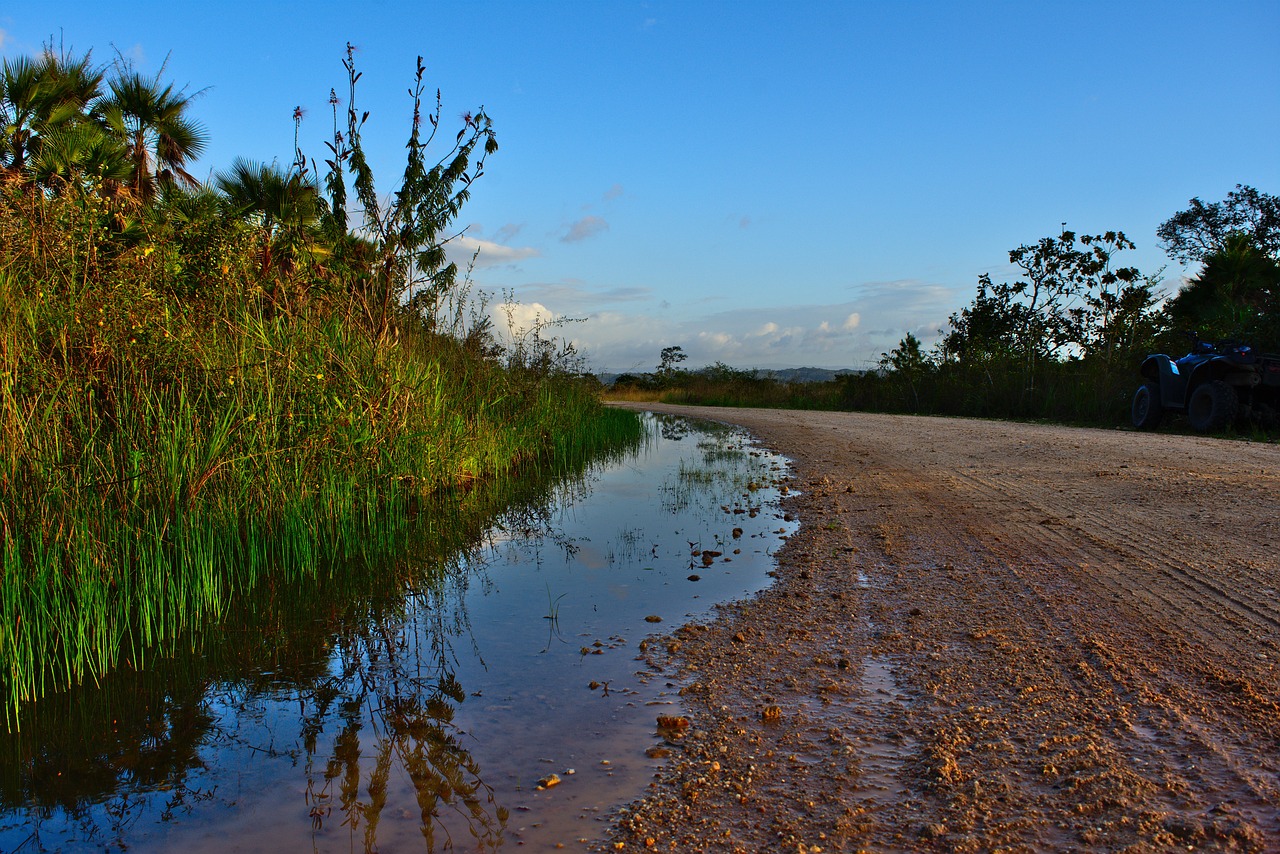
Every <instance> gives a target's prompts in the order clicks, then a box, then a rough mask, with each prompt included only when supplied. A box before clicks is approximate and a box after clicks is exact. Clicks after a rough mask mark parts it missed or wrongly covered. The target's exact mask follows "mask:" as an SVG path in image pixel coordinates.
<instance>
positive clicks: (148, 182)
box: [93, 66, 208, 204]
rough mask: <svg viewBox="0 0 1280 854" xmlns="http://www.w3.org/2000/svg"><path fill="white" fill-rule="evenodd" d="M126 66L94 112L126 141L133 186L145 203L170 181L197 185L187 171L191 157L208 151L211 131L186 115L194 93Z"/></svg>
mask: <svg viewBox="0 0 1280 854" xmlns="http://www.w3.org/2000/svg"><path fill="white" fill-rule="evenodd" d="M163 73H164V68H163V67H161V69H160V72H158V73H157V74H156V76H155V77H154V78H149V77H144V76H142V75H141V74H139V73H138V72H137V71H135V70H133V69H132V68H129V67H127V66H124V67H119V68H118V69H117V72H116V75H115V76H114V77H113V78H112V79H111V80H110V81H108V84H107V86H108V89H109V94H108V95H107V97H106V98H105V99H104V100H103V101H101V102H100V103H98V104H97V105H95V107H94V110H93V113H94V115H95V117H96V118H97V119H98V120H99V121H100V122H101V123H102V124H103V126H104V127H106V128H108V129H109V130H110V131H111V132H112V133H114V134H115V135H116V136H117V137H118V138H119V139H120V140H121V141H122V142H123V143H124V146H125V149H126V151H127V153H128V157H129V161H130V163H132V165H133V171H132V175H131V177H130V180H129V186H130V189H132V191H133V192H134V194H135V195H136V196H137V197H138V198H139V199H140V200H141V201H143V202H144V203H148V204H149V203H150V202H151V201H152V200H154V199H155V197H156V195H157V194H158V193H159V191H160V190H161V189H162V188H164V187H165V186H169V185H173V184H180V185H183V186H186V187H194V186H196V185H197V184H199V181H197V180H196V178H195V177H194V176H193V175H191V173H190V172H188V171H187V169H186V167H187V164H188V162H189V161H191V160H194V159H195V158H197V157H199V156H200V153H201V152H202V151H204V147H205V143H206V141H207V139H208V136H207V134H206V133H205V130H204V128H203V126H202V125H200V123H199V122H196V121H195V120H193V119H191V118H189V117H188V116H187V109H188V107H190V105H191V100H192V98H193V97H194V96H192V95H186V94H184V93H183V92H182V91H180V90H179V91H175V90H174V88H173V84H171V83H170V84H165V83H163V82H162V81H161V79H160V78H161V75H162V74H163Z"/></svg>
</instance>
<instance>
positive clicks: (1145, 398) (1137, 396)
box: [1130, 383, 1164, 430]
mask: <svg viewBox="0 0 1280 854" xmlns="http://www.w3.org/2000/svg"><path fill="white" fill-rule="evenodd" d="M1130 414H1131V416H1132V418H1133V426H1134V427H1137V428H1138V429H1139V430H1154V429H1156V428H1157V427H1159V426H1160V420H1161V419H1162V418H1163V417H1164V407H1163V406H1161V404H1160V384H1159V383H1146V384H1144V385H1142V386H1139V387H1138V390H1137V392H1135V393H1134V395H1133V408H1132V411H1131V413H1130Z"/></svg>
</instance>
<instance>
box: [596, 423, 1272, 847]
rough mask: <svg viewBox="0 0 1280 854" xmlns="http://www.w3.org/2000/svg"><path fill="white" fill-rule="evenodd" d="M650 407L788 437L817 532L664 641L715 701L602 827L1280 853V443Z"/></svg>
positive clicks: (673, 843) (697, 711) (771, 842)
mask: <svg viewBox="0 0 1280 854" xmlns="http://www.w3.org/2000/svg"><path fill="white" fill-rule="evenodd" d="M636 408H644V409H651V410H654V411H661V412H675V413H680V414H689V415H694V416H697V417H704V418H712V419H716V420H721V421H727V422H732V423H734V424H739V425H742V426H744V427H746V428H748V429H749V430H751V431H752V432H753V433H754V434H755V435H756V436H757V437H759V438H760V439H761V440H762V441H763V443H764V444H766V445H767V446H769V447H770V448H772V449H774V450H777V451H780V452H782V453H783V454H785V455H787V456H788V457H790V458H791V459H792V460H793V461H794V472H793V476H792V480H791V482H790V488H791V490H792V492H793V495H792V497H790V498H788V499H787V501H786V503H785V505H784V508H785V510H786V511H787V512H789V513H793V514H795V515H796V516H797V517H798V518H799V519H800V521H801V523H802V527H801V530H800V532H799V533H798V534H796V535H795V536H794V537H792V538H791V540H790V541H789V542H788V543H787V545H786V546H785V547H784V548H783V550H782V552H781V553H780V555H779V561H780V563H779V571H778V579H777V581H776V583H775V585H774V586H773V587H772V588H770V589H769V590H767V591H765V592H763V593H762V594H760V595H759V596H757V597H756V598H754V599H752V600H750V601H746V602H740V603H735V604H733V605H730V606H726V607H724V608H722V609H720V611H719V612H718V617H717V618H716V619H715V620H714V621H713V622H712V623H711V624H709V625H702V626H686V627H684V628H682V629H680V630H679V631H677V632H675V633H674V634H673V635H671V636H669V637H666V638H662V639H660V640H659V641H657V642H653V643H650V644H649V646H648V650H647V654H648V655H649V656H650V658H651V662H652V664H653V666H655V667H658V668H662V669H664V670H665V671H666V672H668V673H671V674H675V675H678V677H679V679H680V681H681V683H682V684H683V685H684V688H683V695H684V696H683V700H684V703H685V706H686V709H685V713H686V715H687V716H688V719H689V721H690V726H689V727H688V729H687V730H686V731H683V735H682V734H681V732H680V731H675V732H669V733H666V734H667V735H669V740H670V741H671V742H672V746H671V749H672V758H671V759H670V760H669V762H668V764H667V765H666V766H665V767H664V769H663V770H662V772H661V774H660V777H659V778H658V779H657V780H655V782H654V783H653V785H652V787H651V789H650V791H649V793H648V794H647V796H646V798H645V799H644V800H643V801H640V802H638V803H636V804H633V805H631V806H630V807H628V808H627V809H626V810H625V811H624V812H622V813H621V814H620V815H619V816H618V817H617V820H616V823H615V825H614V827H613V831H612V835H611V836H610V837H609V838H608V839H607V840H606V841H604V842H603V843H601V846H600V847H601V850H610V851H611V850H624V851H661V852H688V851H707V852H719V851H724V852H761V851H793V852H796V851H798V852H820V851H825V852H832V851H861V850H868V851H919V850H930V851H932V850H938V851H974V852H977V851H994V850H1008V851H1175V850H1177V851H1188V850H1242V851H1280V604H1278V601H1280V447H1278V446H1276V445H1274V444H1259V443H1246V442H1239V441H1228V440H1223V439H1213V438H1202V437H1194V436H1180V435H1166V434H1155V435H1152V434H1139V433H1132V432H1128V431H1118V430H1115V431H1107V430H1088V429H1075V428H1068V427H1057V426H1044V425H1031V424H1009V423H1001V422H987V421H970V420H961V419H939V418H920V417H905V416H888V415H868V414H861V413H821V412H796V411H779V410H748V409H719V408H704V407H673V406H664V405H658V404H653V405H643V406H637V407H636ZM794 493H798V494H794Z"/></svg>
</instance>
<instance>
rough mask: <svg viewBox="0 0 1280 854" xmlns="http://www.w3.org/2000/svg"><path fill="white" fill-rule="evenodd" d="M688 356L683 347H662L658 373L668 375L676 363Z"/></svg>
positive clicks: (672, 371)
mask: <svg viewBox="0 0 1280 854" xmlns="http://www.w3.org/2000/svg"><path fill="white" fill-rule="evenodd" d="M687 358H689V355H688V354H687V353H685V351H684V348H683V347H679V346H676V347H663V348H662V355H661V356H660V357H659V362H658V373H659V374H660V375H662V376H664V377H666V376H670V375H671V374H672V373H674V372H675V370H676V365H678V364H680V363H681V362H683V361H684V360H685V359H687Z"/></svg>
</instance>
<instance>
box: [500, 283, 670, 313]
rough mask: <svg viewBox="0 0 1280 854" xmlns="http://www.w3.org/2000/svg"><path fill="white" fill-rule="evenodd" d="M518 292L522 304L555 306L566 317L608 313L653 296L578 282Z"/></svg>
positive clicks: (535, 286) (642, 290) (644, 291)
mask: <svg viewBox="0 0 1280 854" xmlns="http://www.w3.org/2000/svg"><path fill="white" fill-rule="evenodd" d="M515 290H516V296H517V297H519V298H520V299H522V300H533V301H535V302H540V303H544V304H546V305H550V306H555V308H556V310H557V311H561V312H564V313H566V314H582V313H584V312H599V311H607V310H609V309H610V308H611V307H613V306H616V305H620V304H624V303H637V302H641V301H643V300H648V299H650V298H651V297H652V296H653V291H651V290H650V289H649V288H641V287H611V288H591V287H587V286H586V285H585V284H584V283H582V282H580V281H575V280H566V281H563V282H535V283H532V284H527V285H521V286H520V287H519V288H517V289H515Z"/></svg>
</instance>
